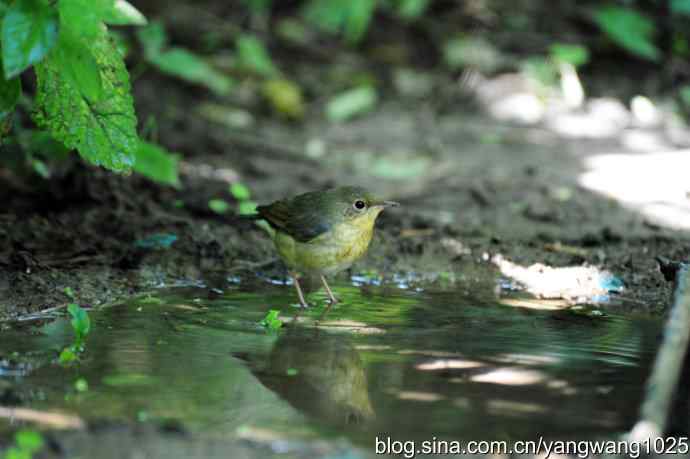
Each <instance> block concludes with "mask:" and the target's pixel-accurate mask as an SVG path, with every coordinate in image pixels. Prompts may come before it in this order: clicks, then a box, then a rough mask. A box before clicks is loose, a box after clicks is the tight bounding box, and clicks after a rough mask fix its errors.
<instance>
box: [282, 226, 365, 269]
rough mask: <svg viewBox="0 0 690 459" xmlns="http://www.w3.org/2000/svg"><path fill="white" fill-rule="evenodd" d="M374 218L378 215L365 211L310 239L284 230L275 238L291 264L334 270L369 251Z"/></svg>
mask: <svg viewBox="0 0 690 459" xmlns="http://www.w3.org/2000/svg"><path fill="white" fill-rule="evenodd" d="M375 220H376V215H368V214H365V215H362V216H361V217H358V218H356V219H354V220H350V221H347V222H343V223H339V224H337V225H335V226H334V227H333V229H331V230H330V231H328V232H326V233H323V234H321V235H319V236H318V237H316V238H314V239H312V240H311V241H308V242H299V241H296V240H295V239H294V238H292V237H291V236H289V235H287V234H285V233H282V232H277V233H276V237H275V239H274V241H275V244H276V248H277V249H278V253H279V254H280V256H281V258H282V259H283V260H284V261H285V262H286V264H287V265H288V266H289V267H290V268H292V269H295V270H298V271H307V272H313V273H317V274H333V273H336V272H338V271H341V270H343V269H347V268H348V267H350V265H351V264H352V263H353V262H354V261H355V260H357V259H359V258H360V257H361V256H362V255H364V254H365V253H366V251H367V249H368V248H369V243H370V242H371V239H372V236H373V234H374V221H375Z"/></svg>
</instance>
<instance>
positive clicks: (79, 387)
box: [74, 378, 89, 392]
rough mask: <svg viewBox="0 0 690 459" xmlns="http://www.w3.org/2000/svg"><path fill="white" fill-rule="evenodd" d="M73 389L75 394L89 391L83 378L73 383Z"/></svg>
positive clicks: (87, 383)
mask: <svg viewBox="0 0 690 459" xmlns="http://www.w3.org/2000/svg"><path fill="white" fill-rule="evenodd" d="M74 388H75V389H76V391H77V392H86V391H88V390H89V382H88V381H87V380H86V379H84V378H79V379H77V380H76V381H74Z"/></svg>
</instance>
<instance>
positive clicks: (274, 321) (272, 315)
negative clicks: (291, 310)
mask: <svg viewBox="0 0 690 459" xmlns="http://www.w3.org/2000/svg"><path fill="white" fill-rule="evenodd" d="M279 315H280V311H278V310H277V309H271V310H270V311H268V314H266V317H264V318H263V320H261V322H259V324H261V326H263V327H266V328H267V329H268V330H272V331H276V330H279V329H280V328H281V327H282V326H283V322H282V321H281V320H280V319H279V318H278V316H279Z"/></svg>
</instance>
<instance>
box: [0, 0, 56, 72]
mask: <svg viewBox="0 0 690 459" xmlns="http://www.w3.org/2000/svg"><path fill="white" fill-rule="evenodd" d="M57 38H58V13H57V10H56V9H55V8H52V7H51V6H49V5H48V3H47V2H46V1H45V0H15V2H14V3H12V5H10V7H9V8H8V9H7V12H6V13H5V17H4V19H3V21H2V31H1V39H0V41H2V63H3V69H4V72H5V78H7V79H10V78H13V77H15V76H17V75H19V74H20V73H21V72H23V71H24V70H26V68H27V67H29V66H30V65H32V64H35V63H37V62H39V61H41V60H42V59H43V58H44V57H45V56H46V54H48V51H50V50H51V48H52V47H53V46H54V45H55V43H56V42H57Z"/></svg>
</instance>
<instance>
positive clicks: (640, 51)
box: [593, 6, 660, 61]
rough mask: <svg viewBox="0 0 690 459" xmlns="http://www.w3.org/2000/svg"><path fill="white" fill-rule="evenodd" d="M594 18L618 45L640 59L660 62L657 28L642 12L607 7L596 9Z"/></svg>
mask: <svg viewBox="0 0 690 459" xmlns="http://www.w3.org/2000/svg"><path fill="white" fill-rule="evenodd" d="M593 18H594V22H595V23H596V24H597V25H598V26H599V27H601V29H602V30H603V31H604V32H605V33H606V35H607V36H608V37H609V38H610V39H611V40H613V41H614V42H615V43H616V44H618V45H620V46H622V47H623V48H625V49H626V50H627V51H630V52H631V53H633V54H635V55H636V56H638V57H641V58H644V59H649V60H652V61H656V60H659V58H660V52H659V49H658V48H657V47H656V46H655V44H654V34H655V32H656V27H655V25H654V22H652V20H651V19H649V18H648V17H646V16H645V15H644V14H642V13H641V12H639V11H635V10H633V9H630V8H624V7H619V6H605V7H602V8H598V9H596V10H595V11H594V13H593Z"/></svg>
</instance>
